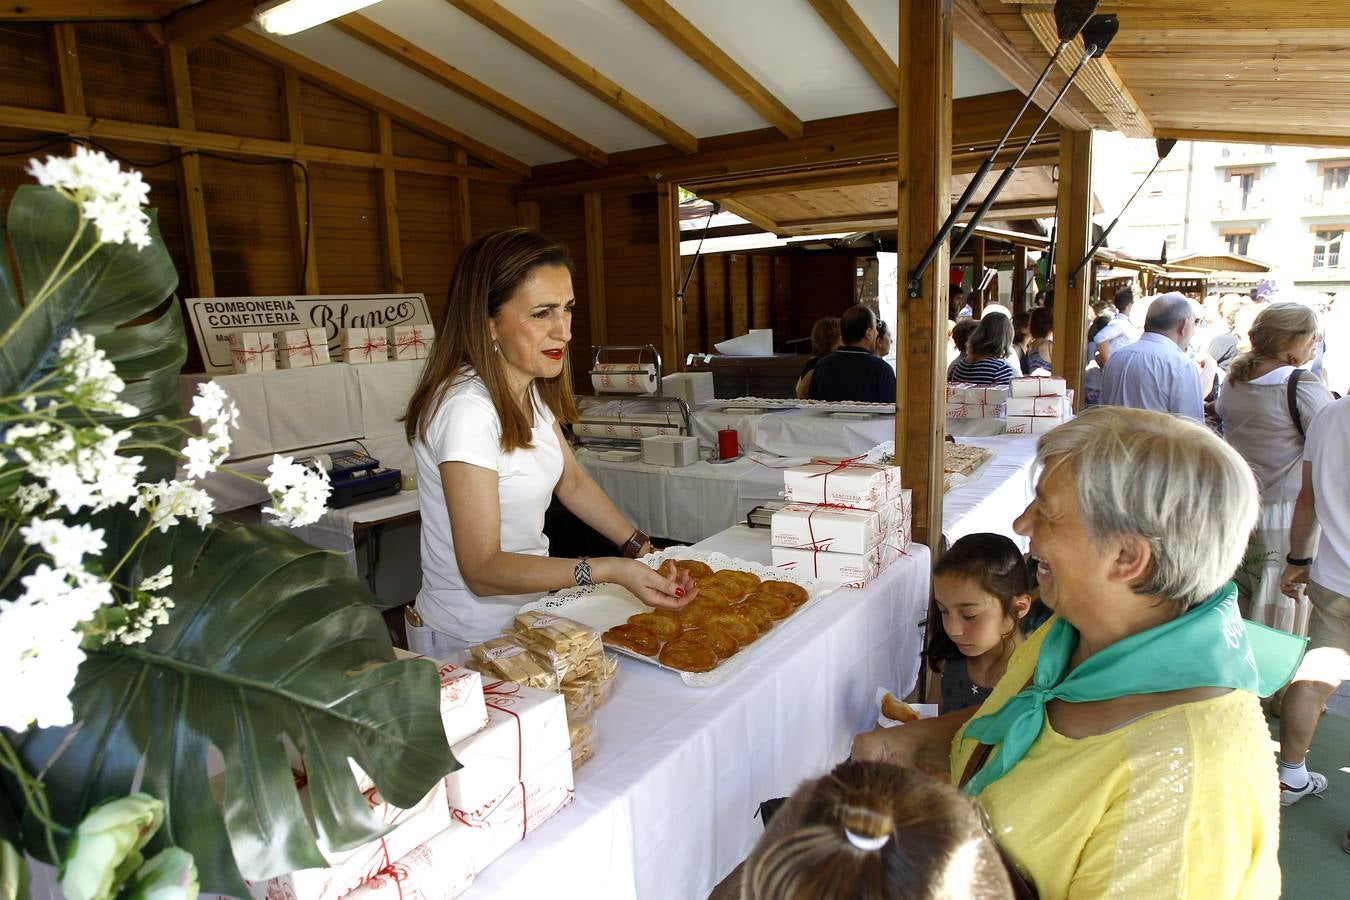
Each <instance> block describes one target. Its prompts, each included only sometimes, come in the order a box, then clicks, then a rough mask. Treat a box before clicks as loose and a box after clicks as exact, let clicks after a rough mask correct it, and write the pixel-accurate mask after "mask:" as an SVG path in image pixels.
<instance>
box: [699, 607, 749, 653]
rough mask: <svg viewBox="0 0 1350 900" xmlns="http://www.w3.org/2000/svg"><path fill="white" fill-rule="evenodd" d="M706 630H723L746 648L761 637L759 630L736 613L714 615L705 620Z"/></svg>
mask: <svg viewBox="0 0 1350 900" xmlns="http://www.w3.org/2000/svg"><path fill="white" fill-rule="evenodd" d="M703 622H704V626H703V627H704V628H709V627H712V628H721V629H723V630H725V631H726V632H728V633H729V634H730V635H731V636H732V637H734V638H735V639H736V643H738V644H740V645H741V646H742V647H744V646H745V645H746V644H749V643H750V642H752V641H754V640H755V639H756V638H758V637H759V628H758V627H757V626H756V625H755V623H754V622H752V621H750V620H749V619H747V618H746V617H745V616H742V615H738V614H737V613H734V612H726V613H713V614H711V615H709V616H708V617H707V618H706V619H704V620H703Z"/></svg>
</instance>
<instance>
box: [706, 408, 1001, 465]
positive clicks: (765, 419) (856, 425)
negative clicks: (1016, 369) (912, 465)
mask: <svg viewBox="0 0 1350 900" xmlns="http://www.w3.org/2000/svg"><path fill="white" fill-rule="evenodd" d="M693 424H694V432H695V433H696V434H697V435H698V440H699V445H700V446H702V447H705V448H715V447H716V446H717V432H718V431H720V430H721V429H723V428H734V429H735V430H736V432H737V434H738V436H739V438H740V444H741V452H742V453H754V452H764V453H773V454H775V455H777V456H857V455H858V454H860V453H866V452H867V451H868V450H871V449H872V448H873V447H875V446H876V445H877V444H880V443H882V442H883V441H893V440H895V416H875V417H872V418H865V419H851V418H841V417H839V416H831V415H830V414H829V413H823V412H816V411H814V410H809V409H785V410H779V411H775V412H766V413H758V414H749V413H725V412H719V411H717V410H712V409H699V410H696V411H695V412H694V414H693ZM1003 428H1004V420H1003V419H948V420H947V433H948V434H951V435H953V436H955V437H957V438H964V437H966V436H968V435H969V436H988V435H994V434H1002V433H1003Z"/></svg>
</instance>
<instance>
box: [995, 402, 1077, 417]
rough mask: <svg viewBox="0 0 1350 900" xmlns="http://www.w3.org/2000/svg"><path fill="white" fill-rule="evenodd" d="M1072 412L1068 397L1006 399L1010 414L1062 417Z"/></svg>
mask: <svg viewBox="0 0 1350 900" xmlns="http://www.w3.org/2000/svg"><path fill="white" fill-rule="evenodd" d="M1071 412H1073V408H1072V407H1071V406H1070V403H1069V398H1068V397H1012V398H1010V399H1009V400H1008V415H1010V416H1051V417H1053V418H1056V419H1062V418H1064V417H1065V416H1067V415H1068V414H1069V413H1071Z"/></svg>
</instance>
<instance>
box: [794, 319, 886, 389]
mask: <svg viewBox="0 0 1350 900" xmlns="http://www.w3.org/2000/svg"><path fill="white" fill-rule="evenodd" d="M839 336H840V337H841V338H842V339H843V342H844V343H843V345H842V346H840V348H839V349H838V350H836V351H834V352H833V353H831V354H830V355H829V356H827V357H825V358H824V359H822V360H821V361H820V362H818V363H816V369H815V374H813V375H812V376H811V393H810V397H811V399H812V400H858V401H862V402H865V403H894V402H895V370H894V369H892V368H891V366H890V363H888V362H886V361H885V360H883V359H880V358H878V357H876V356H873V355H872V349H873V348H874V347H875V346H876V341H877V319H876V315H875V314H874V313H873V312H872V310H871V309H869V308H868V307H866V306H863V305H861V304H859V305H857V306H851V307H849V308H848V309H847V310H846V311H845V312H844V315H843V317H842V318H841V319H840V321H839Z"/></svg>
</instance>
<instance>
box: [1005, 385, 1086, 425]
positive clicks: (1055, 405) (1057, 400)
mask: <svg viewBox="0 0 1350 900" xmlns="http://www.w3.org/2000/svg"><path fill="white" fill-rule="evenodd" d="M1009 387H1011V388H1012V396H1011V397H1009V398H1008V422H1007V431H1008V433H1009V434H1045V433H1046V432H1047V431H1050V430H1051V429H1053V428H1055V427H1056V426H1057V425H1059V424H1060V423H1061V422H1063V421H1065V420H1066V419H1068V418H1070V417H1071V416H1072V415H1073V392H1072V391H1069V390H1066V389H1065V387H1064V379H1063V378H1055V377H1053V376H1043V377H1033V378H1014V379H1013V380H1012V383H1011V384H1010V385H1009Z"/></svg>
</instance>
